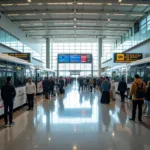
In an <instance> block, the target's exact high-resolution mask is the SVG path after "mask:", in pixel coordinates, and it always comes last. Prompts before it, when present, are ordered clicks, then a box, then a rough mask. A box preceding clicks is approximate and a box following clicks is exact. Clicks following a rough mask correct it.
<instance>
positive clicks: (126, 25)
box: [120, 24, 129, 26]
mask: <svg viewBox="0 0 150 150" xmlns="http://www.w3.org/2000/svg"><path fill="white" fill-rule="evenodd" d="M128 25H129V24H120V26H128Z"/></svg>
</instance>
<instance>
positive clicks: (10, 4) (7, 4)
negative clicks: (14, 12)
mask: <svg viewBox="0 0 150 150" xmlns="http://www.w3.org/2000/svg"><path fill="white" fill-rule="evenodd" d="M12 5H13V4H1V6H12Z"/></svg>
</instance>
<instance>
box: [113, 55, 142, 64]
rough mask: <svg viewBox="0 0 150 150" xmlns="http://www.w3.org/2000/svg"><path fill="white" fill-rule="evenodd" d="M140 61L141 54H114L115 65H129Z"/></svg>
mask: <svg viewBox="0 0 150 150" xmlns="http://www.w3.org/2000/svg"><path fill="white" fill-rule="evenodd" d="M140 59H142V53H114V62H115V63H130V62H133V61H136V60H140Z"/></svg>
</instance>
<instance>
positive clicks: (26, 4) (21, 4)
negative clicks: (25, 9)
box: [17, 3, 29, 6]
mask: <svg viewBox="0 0 150 150" xmlns="http://www.w3.org/2000/svg"><path fill="white" fill-rule="evenodd" d="M17 5H18V6H28V5H29V3H20V4H17Z"/></svg>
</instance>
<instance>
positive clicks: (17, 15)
mask: <svg viewBox="0 0 150 150" xmlns="http://www.w3.org/2000/svg"><path fill="white" fill-rule="evenodd" d="M18 15H19V14H8V15H7V16H18Z"/></svg>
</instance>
